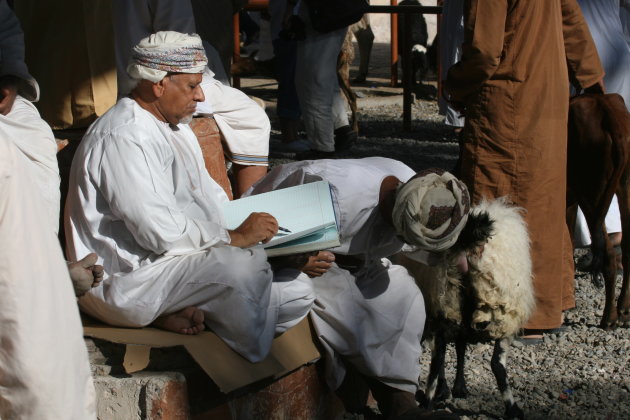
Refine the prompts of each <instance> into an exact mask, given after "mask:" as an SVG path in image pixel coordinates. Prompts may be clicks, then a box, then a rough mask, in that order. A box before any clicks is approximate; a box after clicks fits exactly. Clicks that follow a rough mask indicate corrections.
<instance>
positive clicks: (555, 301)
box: [446, 0, 603, 329]
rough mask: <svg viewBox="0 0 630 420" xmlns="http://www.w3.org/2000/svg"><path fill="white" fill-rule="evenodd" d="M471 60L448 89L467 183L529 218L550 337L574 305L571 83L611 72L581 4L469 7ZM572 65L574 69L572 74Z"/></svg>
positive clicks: (508, 2)
mask: <svg viewBox="0 0 630 420" xmlns="http://www.w3.org/2000/svg"><path fill="white" fill-rule="evenodd" d="M464 19H465V27H464V31H465V32H464V44H463V55H462V59H461V61H460V62H459V63H457V64H456V65H455V66H453V67H451V69H450V71H449V73H448V79H447V81H446V89H447V91H448V92H449V93H450V95H451V100H453V101H456V102H460V103H464V104H465V106H466V111H465V116H466V125H465V128H464V131H463V141H462V151H461V152H462V156H461V158H462V161H461V163H462V169H461V170H462V173H461V177H462V179H463V180H464V182H466V184H467V185H468V187H469V189H470V191H471V194H472V199H473V202H479V200H480V199H481V198H482V197H484V196H486V197H489V198H494V197H500V196H505V195H507V196H509V197H510V199H511V200H513V201H514V202H515V203H516V204H517V205H519V206H522V207H524V208H525V209H526V210H527V213H526V221H527V223H528V225H529V229H530V235H531V241H532V260H533V261H532V262H533V267H534V274H535V279H534V288H535V294H536V299H537V309H536V312H535V313H534V315H533V316H532V318H531V319H530V320H529V322H528V323H527V324H526V327H527V328H536V329H549V328H555V327H558V326H559V325H560V324H561V322H562V310H564V309H568V308H570V307H573V306H574V305H575V300H574V297H573V283H572V282H573V266H572V258H571V255H572V254H571V244H570V240H569V236H568V235H569V232H568V229H567V227H566V223H565V201H566V148H567V115H568V106H569V101H568V99H569V76H571V78H572V80H573V81H574V82H575V83H577V84H578V85H579V86H580V87H588V86H590V85H593V84H595V83H596V82H597V81H598V80H600V79H601V78H602V77H603V70H602V68H601V64H600V62H599V57H598V55H597V51H596V49H595V45H594V43H593V40H592V39H591V36H590V34H589V31H588V27H587V26H586V23H585V22H584V18H583V17H582V14H581V12H580V9H579V7H578V5H577V3H576V0H483V1H481V0H468V1H466V2H465V5H464ZM567 64H568V66H567Z"/></svg>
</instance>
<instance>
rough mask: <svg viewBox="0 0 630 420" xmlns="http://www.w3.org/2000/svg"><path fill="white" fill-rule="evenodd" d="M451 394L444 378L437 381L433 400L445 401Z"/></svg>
mask: <svg viewBox="0 0 630 420" xmlns="http://www.w3.org/2000/svg"><path fill="white" fill-rule="evenodd" d="M450 396H451V390H450V389H448V385H447V384H446V381H445V380H440V381H438V386H437V389H436V390H435V396H434V397H433V401H436V402H438V401H446V400H448V399H449V397H450Z"/></svg>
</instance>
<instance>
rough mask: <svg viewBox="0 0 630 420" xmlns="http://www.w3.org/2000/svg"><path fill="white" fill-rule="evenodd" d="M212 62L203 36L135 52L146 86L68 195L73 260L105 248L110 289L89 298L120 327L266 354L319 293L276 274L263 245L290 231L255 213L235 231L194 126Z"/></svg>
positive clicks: (87, 157)
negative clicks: (209, 335) (209, 334)
mask: <svg viewBox="0 0 630 420" xmlns="http://www.w3.org/2000/svg"><path fill="white" fill-rule="evenodd" d="M205 66H206V57H205V54H204V50H203V47H202V44H201V40H200V39H199V37H198V36H197V35H193V36H189V35H186V34H181V33H178V32H170V31H167V32H158V33H156V34H153V35H151V36H149V37H148V38H145V39H143V40H142V41H141V42H140V43H139V44H138V45H137V46H136V47H135V48H134V53H133V59H132V62H131V64H130V65H129V67H128V72H129V74H130V76H131V77H132V78H134V79H135V80H136V82H137V85H136V86H135V88H134V89H133V90H132V92H131V95H130V96H128V97H124V98H121V99H120V100H119V101H118V102H117V103H116V105H114V106H113V107H112V108H111V109H110V110H109V111H107V113H105V114H104V115H103V116H101V117H100V118H99V119H98V120H96V121H95V122H94V123H93V124H92V126H91V127H90V128H89V130H88V131H87V133H86V134H85V136H84V138H83V140H82V142H81V144H80V146H79V147H78V149H77V151H76V154H75V156H74V160H73V163H72V168H71V173H70V185H69V192H68V198H67V202H66V212H65V216H66V223H65V227H66V238H67V247H68V255H69V257H71V258H80V257H81V256H83V255H85V254H87V253H89V252H92V251H94V252H96V253H97V254H98V255H99V257H100V259H101V261H102V265H103V267H104V270H105V278H104V280H103V282H102V286H99V287H96V288H93V289H92V290H90V292H88V293H87V294H86V295H85V296H84V297H82V298H80V299H79V305H80V306H81V308H82V309H83V310H84V311H85V312H87V313H88V314H90V315H92V316H95V317H96V318H98V319H100V320H102V321H104V322H107V323H109V324H112V325H118V326H128V327H142V326H146V325H150V324H153V325H155V326H158V327H161V328H164V329H167V330H171V331H176V332H180V333H187V334H194V333H198V332H199V331H201V330H202V329H203V328H204V327H205V326H208V327H209V328H211V329H212V331H213V332H214V333H216V334H217V335H218V336H219V337H221V338H222V339H223V340H224V341H225V342H226V343H227V344H228V345H229V346H230V347H232V348H233V349H234V350H235V351H237V352H238V353H240V354H241V355H243V356H244V357H246V358H247V359H249V360H250V361H259V360H261V359H263V358H264V357H265V356H266V355H267V353H268V352H269V349H270V346H271V342H272V340H273V338H274V336H276V335H277V334H280V333H282V332H283V331H285V330H286V329H287V328H290V327H291V326H293V325H295V324H297V323H298V322H299V321H300V320H301V319H303V318H304V317H305V316H306V315H307V313H308V311H309V310H310V307H311V304H312V302H313V299H314V295H313V292H312V284H311V280H310V278H309V277H308V276H307V275H306V274H303V273H300V272H299V271H298V270H296V269H287V270H277V271H276V272H275V273H274V272H273V271H272V270H271V267H270V265H269V264H268V262H267V258H266V254H265V252H264V251H263V250H262V249H245V248H247V247H249V246H251V245H254V244H256V243H258V242H261V241H263V242H265V241H267V240H269V239H270V238H272V237H273V236H274V235H275V233H276V232H277V230H278V225H277V222H276V220H275V219H274V218H273V217H272V216H271V215H269V214H265V213H253V214H252V215H250V216H249V218H247V219H246V220H245V221H244V222H243V224H242V225H241V226H239V227H238V228H236V229H234V230H231V231H228V230H227V229H226V228H224V221H223V214H222V207H221V206H222V203H223V202H225V201H227V200H228V199H227V196H226V194H225V192H224V190H223V189H222V188H221V187H220V186H219V185H218V184H217V183H216V182H214V181H213V180H212V179H211V178H210V176H209V175H208V173H207V171H206V169H205V167H204V162H203V156H202V153H201V149H200V147H199V144H198V142H197V139H196V138H195V135H194V134H193V132H192V130H191V129H190V127H189V126H188V125H187V124H185V123H186V122H187V121H190V119H191V117H192V115H193V113H194V112H195V109H196V104H197V103H199V102H201V101H203V100H204V95H203V91H202V89H201V87H200V83H201V80H202V74H201V73H202V72H203V70H204V68H205Z"/></svg>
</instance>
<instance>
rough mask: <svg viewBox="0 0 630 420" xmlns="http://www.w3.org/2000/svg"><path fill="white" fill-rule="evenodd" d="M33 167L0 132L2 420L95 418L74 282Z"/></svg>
mask: <svg viewBox="0 0 630 420" xmlns="http://www.w3.org/2000/svg"><path fill="white" fill-rule="evenodd" d="M30 166H32V165H31V163H30V162H29V160H28V158H27V157H25V156H24V154H23V152H22V151H21V150H18V149H17V148H16V147H15V145H14V142H13V141H12V140H9V139H7V138H6V136H5V135H4V133H0V248H1V252H0V418H3V419H7V420H8V419H21V420H40V419H47V420H91V419H96V414H95V399H94V385H93V383H92V377H91V374H90V365H89V363H88V355H87V350H86V347H85V342H84V341H83V330H82V327H81V320H80V318H79V311H78V308H77V305H76V299H75V297H74V291H73V290H72V282H71V281H70V278H69V276H68V268H67V267H66V263H65V262H64V259H63V256H62V254H61V248H60V247H59V241H58V240H57V237H56V235H54V234H53V233H52V232H51V230H50V226H49V225H48V223H47V220H46V212H45V209H44V207H45V206H46V204H45V203H44V202H43V200H42V199H41V194H40V193H39V190H38V188H37V187H36V185H35V184H36V182H35V181H34V180H33V178H32V174H33V171H32V170H31V168H30Z"/></svg>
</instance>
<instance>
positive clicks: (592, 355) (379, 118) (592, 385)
mask: <svg viewBox="0 0 630 420" xmlns="http://www.w3.org/2000/svg"><path fill="white" fill-rule="evenodd" d="M385 85H386V81H381V85H380V86H376V87H375V88H373V87H367V88H361V87H359V88H357V91H358V92H359V94H361V95H362V96H363V97H362V98H361V99H360V101H359V106H360V108H361V109H360V121H361V122H360V137H359V143H358V144H357V145H356V146H355V147H354V148H353V149H352V150H350V151H349V152H346V153H343V154H340V155H339V157H341V158H358V157H366V156H386V157H391V158H394V159H398V160H401V161H403V162H405V163H406V164H407V165H409V166H411V167H412V168H414V169H416V170H419V169H423V168H427V167H442V168H445V169H451V168H452V167H453V165H454V163H455V161H456V158H457V153H458V147H457V137H456V135H455V134H454V133H453V131H452V130H451V129H449V128H447V127H445V126H444V125H443V124H442V118H441V117H440V116H439V115H438V114H437V105H436V102H435V100H431V99H428V100H427V99H419V100H416V101H415V103H414V106H413V127H412V131H410V132H404V131H403V130H402V117H401V115H402V106H401V104H402V97H401V96H400V90H396V89H387V88H385ZM425 90H426V89H425ZM429 91H430V89H429ZM429 97H430V95H429ZM270 105H271V107H270V108H269V113H270V116H271V117H272V120H273V118H274V116H273V114H274V112H273V104H272V103H270ZM276 126H277V124H275V121H274V127H276ZM279 147H280V141H279V133H278V132H277V131H275V130H274V131H273V134H272V144H271V165H272V166H273V165H277V164H279V163H283V162H288V161H291V160H293V157H294V156H293V155H292V154H287V153H282V152H280V151H279V150H278V149H279ZM583 252H584V250H577V251H576V256H577V255H579V254H580V253H583ZM576 290H577V292H576V293H577V308H576V309H574V310H571V311H569V312H568V313H567V314H566V325H567V326H568V330H567V331H566V332H564V333H562V334H560V335H546V336H545V338H544V342H543V343H542V344H539V345H535V346H523V345H522V344H520V343H518V342H515V343H514V345H513V346H512V349H511V353H510V355H509V358H508V375H509V378H510V383H511V385H512V387H513V393H514V396H515V398H516V399H517V401H518V403H519V405H520V406H521V408H522V409H523V411H524V412H525V415H526V418H529V419H566V418H575V419H607V420H608V419H610V420H612V419H630V331H629V330H628V329H618V330H616V331H611V332H606V331H603V330H601V329H599V328H598V327H597V325H598V323H599V318H600V316H601V313H602V310H603V301H604V291H603V289H602V288H599V287H596V286H594V285H593V283H592V281H591V278H590V275H588V274H585V273H577V275H576ZM491 354H492V345H491V344H480V345H474V346H471V347H470V348H469V352H468V356H467V368H466V379H467V381H468V390H469V393H470V395H469V397H468V398H467V399H465V400H461V399H458V400H455V399H450V400H448V401H446V403H445V407H446V408H447V409H449V410H451V411H454V412H456V413H458V414H460V415H462V416H463V417H462V418H469V419H496V418H502V417H501V416H502V415H503V411H504V407H503V403H502V401H501V397H500V395H499V392H498V390H497V387H496V383H495V380H494V377H493V375H492V372H491V371H490V357H491ZM429 363H430V353H429V351H428V349H426V351H425V352H424V355H423V357H422V360H421V364H422V369H423V372H424V374H423V375H426V374H427V373H428V368H429ZM454 363H455V355H454V350H453V349H452V348H450V347H449V351H448V355H447V365H448V368H447V371H446V375H447V379H448V381H449V384H451V385H452V381H453V378H454V376H455V371H454ZM424 380H425V376H423V377H422V378H421V384H422V386H424Z"/></svg>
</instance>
